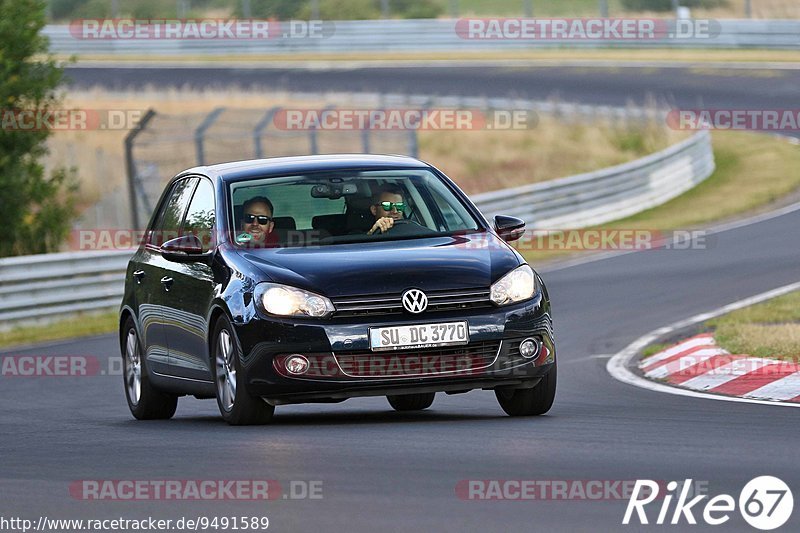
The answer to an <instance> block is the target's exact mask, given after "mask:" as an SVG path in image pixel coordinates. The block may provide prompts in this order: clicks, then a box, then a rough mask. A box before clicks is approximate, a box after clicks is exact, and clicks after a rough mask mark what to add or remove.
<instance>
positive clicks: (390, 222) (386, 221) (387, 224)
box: [367, 217, 394, 235]
mask: <svg viewBox="0 0 800 533" xmlns="http://www.w3.org/2000/svg"><path fill="white" fill-rule="evenodd" d="M392 226H394V219H393V218H391V217H382V218H379V219H378V220H377V221H375V224H374V225H373V226H372V229H371V230H369V231H368V232H367V235H372V234H373V233H375V231H376V230H381V233H386V232H387V231H389V228H391V227H392Z"/></svg>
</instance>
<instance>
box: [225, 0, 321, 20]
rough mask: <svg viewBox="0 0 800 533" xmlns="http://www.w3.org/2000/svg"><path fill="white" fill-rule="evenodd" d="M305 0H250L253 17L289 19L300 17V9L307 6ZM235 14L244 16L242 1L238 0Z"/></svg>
mask: <svg viewBox="0 0 800 533" xmlns="http://www.w3.org/2000/svg"><path fill="white" fill-rule="evenodd" d="M307 3H308V2H307V1H305V0H250V16H252V17H253V18H264V19H266V18H276V19H278V20H289V19H294V18H298V14H299V13H300V11H301V10H302V9H303V8H305V7H306V4H307ZM234 13H235V15H236V16H237V17H242V16H244V14H243V13H242V2H241V1H240V0H236V10H235V12H234Z"/></svg>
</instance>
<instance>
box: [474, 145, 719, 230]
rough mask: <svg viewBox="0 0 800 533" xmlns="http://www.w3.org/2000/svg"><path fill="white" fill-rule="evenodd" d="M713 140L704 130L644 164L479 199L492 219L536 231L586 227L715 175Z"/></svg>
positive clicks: (647, 205) (642, 161)
mask: <svg viewBox="0 0 800 533" xmlns="http://www.w3.org/2000/svg"><path fill="white" fill-rule="evenodd" d="M714 168H715V166H714V152H713V150H712V147H711V135H710V133H709V132H708V131H701V132H698V133H696V134H694V135H693V136H692V137H690V138H688V139H686V140H684V141H682V142H680V143H678V144H675V145H673V146H670V147H669V148H666V149H665V150H662V151H660V152H656V153H654V154H651V155H648V156H646V157H643V158H641V159H637V160H635V161H631V162H629V163H624V164H622V165H617V166H614V167H610V168H605V169H602V170H598V171H595V172H588V173H586V174H578V175H576V176H570V177H568V178H562V179H557V180H553V181H546V182H542V183H534V184H532V185H525V186H523V187H514V188H511V189H503V190H500V191H492V192H488V193H483V194H479V195H476V196H474V197H473V198H472V200H473V201H474V202H475V203H476V204H477V205H478V207H479V208H480V210H481V211H482V212H483V213H484V214H485V215H487V216H489V217H491V216H494V215H496V214H504V215H511V216H516V217H519V218H522V219H523V220H525V221H526V222H527V225H528V227H530V228H534V229H537V228H539V229H541V228H546V229H562V228H566V227H569V228H582V227H586V226H592V225H596V224H603V223H604V222H609V221H611V220H618V219H620V218H624V217H627V216H630V215H633V214H635V213H639V212H641V211H644V210H645V209H649V208H651V207H655V206H657V205H660V204H663V203H664V202H666V201H668V200H671V199H672V198H675V197H676V196H678V195H680V194H681V193H683V192H685V191H687V190H689V189H691V188H692V187H694V186H695V185H697V184H698V183H700V182H701V181H703V180H705V179H706V178H707V177H709V176H710V175H711V173H712V172H714Z"/></svg>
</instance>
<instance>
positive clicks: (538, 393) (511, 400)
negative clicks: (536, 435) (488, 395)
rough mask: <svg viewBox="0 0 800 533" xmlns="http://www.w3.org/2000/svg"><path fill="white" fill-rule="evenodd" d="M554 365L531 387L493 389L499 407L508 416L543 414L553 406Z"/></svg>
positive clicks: (554, 389) (554, 392) (554, 386)
mask: <svg viewBox="0 0 800 533" xmlns="http://www.w3.org/2000/svg"><path fill="white" fill-rule="evenodd" d="M556 380H557V378H556V367H555V365H553V368H552V370H550V372H548V373H547V375H545V376H544V377H543V378H542V380H541V381H540V382H539V383H538V384H537V385H536V386H535V387H533V388H531V389H516V390H511V391H503V390H495V391H494V394H495V396H497V401H498V403H500V407H502V408H503V411H505V412H506V414H507V415H509V416H538V415H543V414H545V413H546V412H547V411H549V410H550V408H551V407H552V406H553V400H554V399H555V397H556Z"/></svg>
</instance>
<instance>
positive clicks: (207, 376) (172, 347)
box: [164, 177, 216, 381]
mask: <svg viewBox="0 0 800 533" xmlns="http://www.w3.org/2000/svg"><path fill="white" fill-rule="evenodd" d="M198 180H199V181H198V184H197V187H196V188H195V191H194V195H193V197H192V200H191V202H190V204H189V207H188V209H187V211H186V214H185V216H184V220H183V224H182V225H181V229H180V234H181V235H188V234H194V235H197V236H198V237H199V238H200V241H201V242H202V243H203V253H204V255H206V256H208V254H210V253H211V252H212V251H213V249H214V244H215V242H214V241H215V240H214V239H213V236H214V228H215V222H216V215H215V212H214V210H215V206H214V186H213V185H212V183H211V180H209V179H208V178H204V177H201V178H198ZM165 275H166V276H167V277H169V278H170V279H171V280H172V282H171V286H170V288H169V291H168V292H165V293H164V313H165V315H166V317H167V320H166V322H165V331H166V334H167V341H168V345H169V362H170V372H171V374H172V375H174V376H178V377H181V378H185V379H193V380H201V381H209V380H211V379H212V374H211V366H210V359H209V354H208V346H207V343H206V339H207V338H208V324H207V323H206V320H207V313H208V309H209V305H210V303H211V301H212V299H213V297H214V274H213V272H212V269H211V266H210V264H209V263H208V262H206V261H193V262H185V263H184V262H182V263H177V262H167V263H166V264H165Z"/></svg>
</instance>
